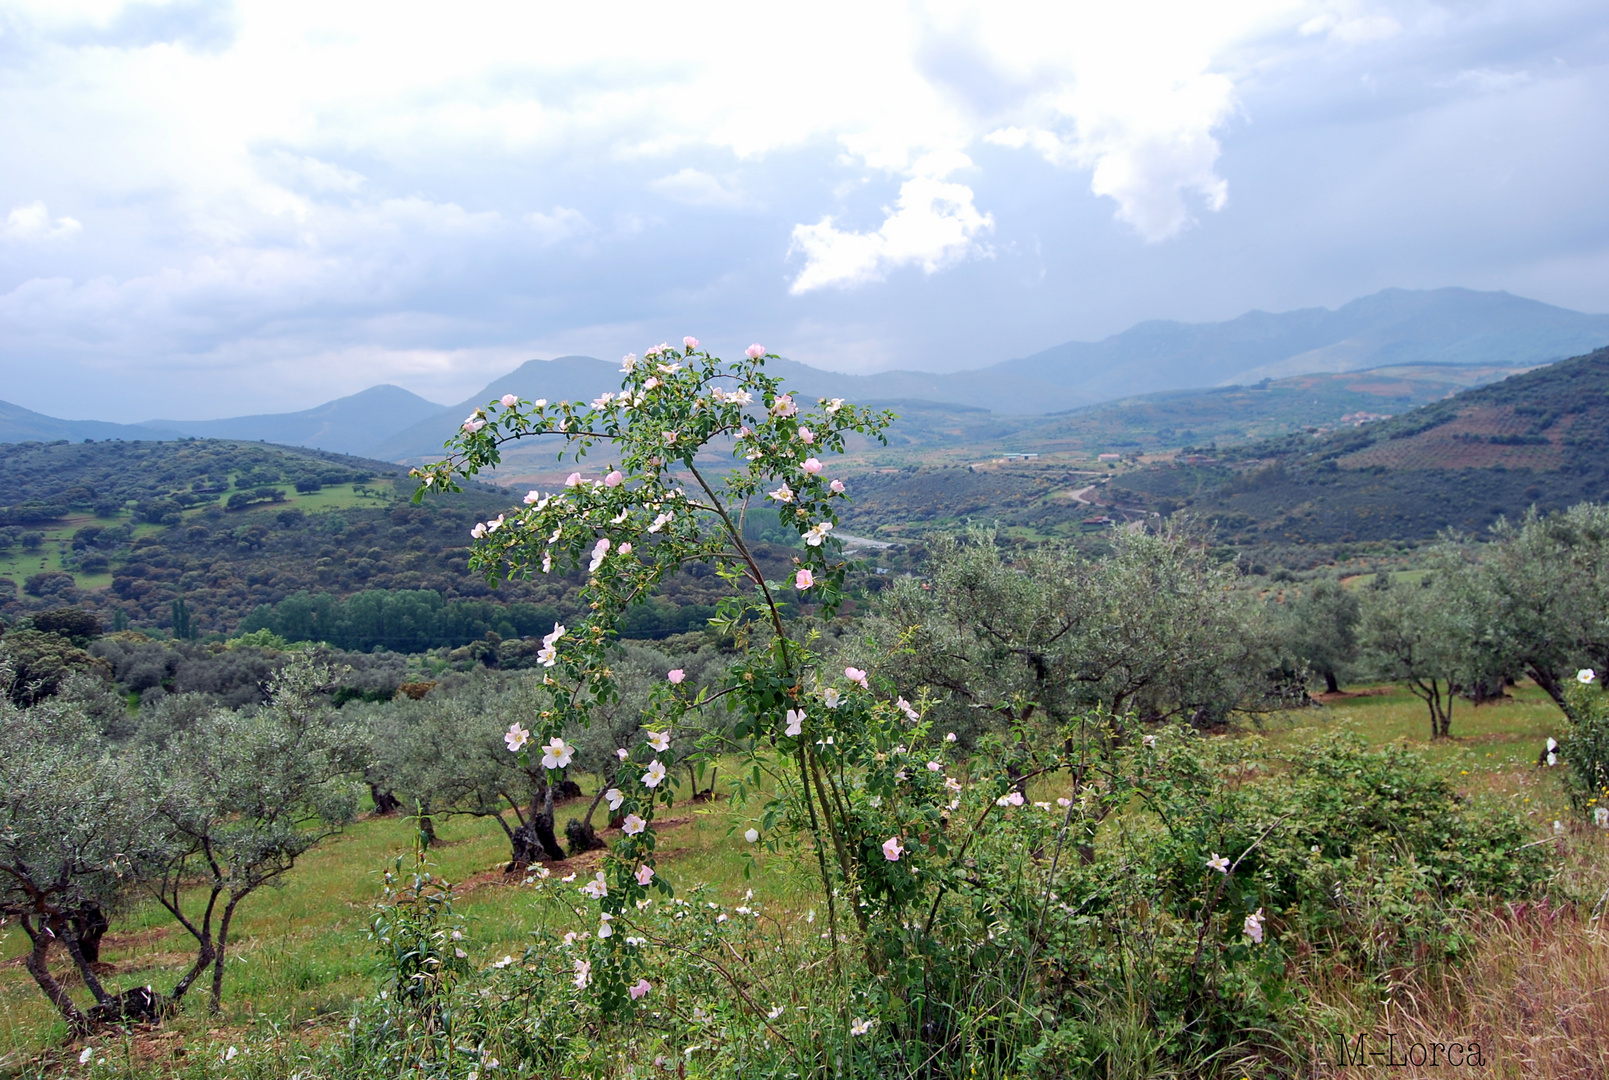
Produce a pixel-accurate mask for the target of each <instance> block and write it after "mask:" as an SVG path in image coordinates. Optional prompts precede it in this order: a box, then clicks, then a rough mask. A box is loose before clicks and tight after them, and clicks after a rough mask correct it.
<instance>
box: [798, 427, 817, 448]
mask: <svg viewBox="0 0 1609 1080" xmlns="http://www.w3.org/2000/svg"><path fill="white" fill-rule="evenodd" d="M799 441H800V442H802V443H804V444H805V445H806V446H809V445H810V444H811V443H813V442H815V441H816V437H815V436H814V435H813V434H811V432H810V429H809V428H807V427H805V426H804V425H803V424H801V425H799Z"/></svg>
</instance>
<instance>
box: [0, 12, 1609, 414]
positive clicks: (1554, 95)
mask: <svg viewBox="0 0 1609 1080" xmlns="http://www.w3.org/2000/svg"><path fill="white" fill-rule="evenodd" d="M1606 62H1609V4H1605V3H1603V0H1493V2H1465V3H1414V2H1407V3H1372V2H1368V0H1359V2H1350V0H1346V2H1283V0H1268V2H1258V0H1248V2H1217V0H1180V2H1154V3H1147V2H1136V0H1125V2H1124V3H1112V2H1110V0H1098V2H1091V3H1036V4H1018V5H1011V4H1006V3H1001V2H999V0H996V2H994V3H990V4H987V5H966V4H958V3H954V4H953V3H930V4H922V3H908V4H903V3H887V4H878V3H867V2H866V0H859V2H855V3H843V4H835V3H830V2H823V0H814V2H812V3H810V4H790V5H783V4H755V3H752V2H746V3H733V4H729V5H717V4H666V3H663V2H656V3H644V4H630V3H624V4H622V3H614V4H576V3H564V4H557V3H554V4H547V3H533V2H530V0H525V2H520V3H509V4H496V3H473V2H467V0H457V2H455V3H452V4H447V3H435V4H407V3H398V2H396V0H391V2H388V3H384V4H361V3H341V2H331V0H319V2H316V3H314V2H299V0H266V2H255V0H251V2H241V3H234V4H231V3H210V2H191V0H175V2H172V3H166V4H162V3H127V4H119V3H114V2H83V3H78V2H72V0H40V2H38V3H28V2H11V0H0V155H3V157H0V160H3V162H4V168H3V169H0V399H5V400H8V401H12V402H15V403H17V404H20V405H24V406H26V407H28V408H32V409H36V410H39V411H41V412H46V413H50V414H52V415H57V416H67V417H72V418H96V419H116V420H138V419H146V418H150V417H156V416H166V417H177V418H197V419H200V418H209V417H217V416H229V415H237V414H240V413H247V412H264V411H278V410H288V409H298V408H305V407H308V406H311V405H313V404H316V403H318V402H320V401H324V400H327V399H329V398H332V397H337V396H340V395H343V394H347V393H352V392H355V391H357V390H360V389H363V388H364V387H366V386H370V385H373V384H375V383H379V382H391V383H396V384H398V385H401V386H405V387H407V388H408V389H410V390H413V391H415V392H417V393H420V394H423V395H425V396H427V397H430V398H433V399H434V400H438V401H443V402H446V401H453V400H457V399H459V398H461V397H463V396H465V395H466V394H468V393H470V392H471V391H473V390H475V389H477V388H478V387H479V386H480V385H481V384H482V383H484V382H485V381H486V380H487V379H488V378H490V377H492V376H494V375H497V374H500V373H502V372H504V371H507V370H508V369H510V368H512V367H514V366H515V365H517V364H518V363H520V362H523V361H524V360H527V359H530V358H532V357H551V356H556V355H561V354H564V353H585V354H589V355H593V356H600V357H604V358H608V359H614V358H616V357H618V356H619V355H620V354H621V353H624V352H626V351H628V350H632V351H641V350H642V349H643V348H644V347H646V346H648V345H651V344H655V343H657V342H659V341H662V340H668V339H676V340H679V339H680V338H681V336H682V335H683V334H689V333H690V334H695V335H697V336H698V337H700V338H701V339H703V341H704V342H705V344H706V345H707V346H709V347H712V348H714V349H716V350H719V351H724V352H727V353H728V354H735V353H737V352H738V351H740V350H741V349H742V348H743V347H744V346H746V345H748V344H749V343H750V342H751V341H759V342H762V343H763V344H765V345H766V346H767V347H768V348H770V349H772V350H775V351H778V352H781V353H783V354H784V355H787V356H790V357H792V358H794V359H797V360H802V361H805V362H806V363H810V364H815V365H818V366H821V367H829V368H835V369H838V370H843V371H857V372H864V371H874V370H879V369H884V368H890V367H904V368H925V369H930V370H953V369H956V368H963V367H976V366H982V365H984V364H988V363H993V362H995V361H998V360H1003V359H1008V358H1010V357H1015V356H1022V355H1026V354H1028V353H1032V352H1036V351H1038V350H1040V349H1043V348H1046V347H1048V346H1051V345H1055V344H1058V343H1060V342H1063V341H1067V340H1071V339H1084V340H1092V339H1098V338H1101V337H1104V336H1106V335H1108V334H1111V333H1115V332H1117V331H1120V330H1122V329H1124V328H1126V327H1127V326H1129V325H1131V324H1132V323H1134V322H1137V321H1139V320H1143V319H1153V318H1167V319H1181V320H1187V321H1202V320H1213V319H1222V318H1230V317H1233V316H1235V315H1238V314H1240V313H1241V312H1243V311H1246V310H1248V309H1252V308H1261V309H1264V310H1270V311H1283V310H1289V309H1292V308H1297V307H1307V306H1314V305H1324V306H1330V307H1333V306H1335V305H1337V304H1340V303H1343V302H1345V301H1347V300H1349V299H1352V298H1354V297H1356V296H1359V295H1363V294H1367V293H1370V292H1373V291H1375V290H1377V289H1380V288H1384V287H1387V286H1393V285H1395V286H1404V287H1409V288H1432V287H1438V286H1443V285H1464V286H1469V287H1473V288H1481V289H1507V290H1509V291H1510V292H1514V293H1518V294H1521V295H1525V296H1530V297H1535V298H1537V299H1541V300H1546V301H1549V302H1551V303H1555V304H1560V305H1563V306H1566V307H1572V308H1576V309H1578V310H1584V311H1593V312H1603V311H1609V198H1606V197H1605V195H1604V192H1605V191H1609V63H1606ZM1136 389H1137V390H1143V389H1145V388H1144V387H1137V388H1136Z"/></svg>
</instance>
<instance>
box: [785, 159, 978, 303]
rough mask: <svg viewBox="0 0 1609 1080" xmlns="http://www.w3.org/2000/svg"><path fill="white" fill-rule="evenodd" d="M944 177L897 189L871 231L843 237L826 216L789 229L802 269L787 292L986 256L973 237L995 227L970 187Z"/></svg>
mask: <svg viewBox="0 0 1609 1080" xmlns="http://www.w3.org/2000/svg"><path fill="white" fill-rule="evenodd" d="M947 172H948V170H947V169H945V170H943V171H942V172H939V173H938V174H937V175H933V174H932V173H929V174H928V175H920V176H914V177H912V178H911V179H909V180H907V181H905V182H904V183H903V184H901V185H900V189H899V198H898V199H897V200H896V202H895V207H894V209H892V210H888V209H886V208H885V210H884V213H886V214H887V218H886V219H885V220H884V221H883V224H882V226H881V227H880V228H878V229H877V230H876V231H875V232H864V233H863V232H845V231H843V230H840V229H839V228H838V227H837V226H835V225H834V224H833V221H832V218H830V217H825V218H822V219H821V220H820V221H819V222H817V223H816V224H814V225H796V226H794V229H793V245H792V248H791V250H790V254H791V253H793V252H798V253H800V254H803V255H804V257H805V265H804V269H802V270H800V271H799V274H798V276H796V277H795V278H794V279H793V284H792V285H791V286H790V287H789V290H788V291H789V292H791V293H793V294H794V295H795V296H798V295H801V294H803V293H807V292H810V291H812V290H814V289H821V288H826V287H829V286H832V287H836V288H840V289H843V288H850V287H853V286H856V285H863V284H866V283H867V282H872V281H881V280H882V279H883V278H884V277H885V276H886V275H887V274H888V272H889V271H890V270H895V269H898V268H899V267H902V266H913V265H914V266H920V267H921V268H922V271H923V273H927V274H933V273H937V272H938V271H940V270H942V269H944V268H945V267H947V266H953V265H954V264H955V263H958V262H960V261H961V260H962V259H965V258H966V257H967V256H969V255H975V254H984V253H986V252H987V249H986V248H983V247H982V246H981V245H980V244H979V243H978V237H979V236H981V235H982V234H984V233H986V232H988V231H990V230H991V229H993V228H994V218H993V217H992V216H991V215H989V214H985V213H980V212H979V211H978V208H977V207H976V206H974V205H973V204H972V198H973V195H972V189H971V188H969V187H967V186H966V185H965V184H956V183H951V182H948V181H946V180H944V179H942V176H943V175H945V174H946V173H947Z"/></svg>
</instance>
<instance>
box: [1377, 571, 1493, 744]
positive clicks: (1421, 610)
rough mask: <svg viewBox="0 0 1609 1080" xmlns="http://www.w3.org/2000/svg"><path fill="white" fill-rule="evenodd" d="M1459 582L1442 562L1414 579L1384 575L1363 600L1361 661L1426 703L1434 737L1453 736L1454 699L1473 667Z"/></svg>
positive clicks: (1458, 578) (1472, 655)
mask: <svg viewBox="0 0 1609 1080" xmlns="http://www.w3.org/2000/svg"><path fill="white" fill-rule="evenodd" d="M1460 584H1461V578H1460V577H1459V575H1456V574H1455V573H1454V572H1453V571H1452V569H1451V568H1449V567H1445V566H1444V567H1443V568H1442V569H1441V570H1440V572H1437V573H1432V574H1429V575H1427V576H1425V577H1424V578H1422V579H1420V580H1419V581H1417V582H1401V581H1391V580H1390V579H1382V581H1381V583H1380V584H1379V585H1376V586H1374V587H1371V588H1369V589H1368V590H1366V591H1365V593H1364V595H1363V600H1362V611H1361V614H1362V618H1361V620H1360V623H1359V631H1358V644H1359V648H1360V650H1361V652H1362V654H1363V657H1364V662H1365V664H1366V665H1367V667H1368V669H1369V670H1370V671H1372V672H1373V673H1374V674H1375V675H1377V676H1379V677H1380V678H1384V679H1389V680H1391V681H1393V682H1400V683H1403V684H1405V685H1406V686H1407V687H1408V689H1409V691H1410V692H1412V693H1413V695H1414V696H1415V697H1417V698H1419V700H1421V701H1423V702H1424V703H1425V708H1426V709H1427V710H1428V712H1429V714H1430V737H1431V738H1432V739H1443V738H1446V737H1447V736H1448V735H1449V734H1451V732H1452V722H1453V702H1454V700H1455V698H1456V696H1457V694H1458V693H1459V691H1460V690H1461V689H1462V688H1463V687H1464V686H1466V685H1467V684H1468V683H1469V682H1470V679H1471V677H1472V671H1473V668H1474V664H1473V658H1474V657H1475V655H1476V653H1475V648H1474V642H1473V639H1472V637H1471V635H1470V626H1469V623H1468V622H1467V620H1465V619H1464V618H1462V617H1461V616H1462V615H1463V614H1464V611H1465V610H1466V608H1464V607H1463V606H1462V605H1460V603H1459V602H1458V599H1459V596H1460V592H1461V590H1460V588H1459V586H1460Z"/></svg>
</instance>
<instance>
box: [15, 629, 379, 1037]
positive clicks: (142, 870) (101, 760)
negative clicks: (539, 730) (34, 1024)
mask: <svg viewBox="0 0 1609 1080" xmlns="http://www.w3.org/2000/svg"><path fill="white" fill-rule="evenodd" d="M8 666H9V665H8V663H7V662H6V661H5V660H4V659H3V658H0V681H4V682H6V683H8V684H9V683H10V682H11V681H12V679H13V677H14V676H13V674H12V672H11V671H9V670H8ZM78 678H79V679H80V680H82V679H84V677H83V676H79V677H78ZM329 679H330V672H329V669H328V668H325V667H321V666H320V665H318V664H316V663H314V662H312V661H311V659H310V658H306V657H303V658H301V659H299V660H298V661H296V662H294V663H291V664H288V665H287V666H285V667H284V668H283V669H281V670H280V671H279V672H278V673H276V674H275V675H274V676H273V677H272V679H271V681H270V687H269V700H268V702H267V703H266V704H265V705H263V706H262V707H260V708H255V709H250V710H239V711H236V710H229V709H222V708H208V709H202V710H185V709H168V710H165V711H162V712H160V713H159V714H158V715H157V716H155V717H152V718H148V720H150V721H152V722H147V723H143V724H140V725H138V726H137V727H135V728H134V729H133V730H132V731H129V732H126V733H125V732H119V731H117V730H115V729H109V728H108V727H107V725H106V724H105V723H104V721H105V719H106V718H107V716H108V715H114V714H115V710H108V709H100V710H97V709H96V708H94V707H92V706H91V705H90V704H89V699H92V698H93V697H94V693H95V691H94V687H93V686H82V685H81V686H79V687H76V688H74V692H65V693H59V694H56V695H54V696H51V697H46V698H43V699H40V700H37V701H34V702H33V703H31V704H28V705H25V706H20V707H19V706H18V705H16V704H14V703H13V702H12V699H11V695H4V696H0V915H3V916H4V917H5V918H6V919H7V920H8V921H9V920H15V924H16V925H18V926H20V927H21V928H22V930H23V932H24V934H26V936H27V937H28V940H29V943H30V949H29V952H28V956H27V959H26V967H27V970H28V972H29V974H30V975H31V976H32V977H33V979H34V981H35V983H36V984H37V985H38V987H39V989H40V991H41V992H42V993H44V995H45V996H46V997H47V998H48V999H49V1000H50V1001H51V1003H52V1004H53V1005H54V1006H55V1007H56V1009H57V1010H58V1012H60V1014H61V1016H62V1017H63V1019H65V1020H66V1021H67V1022H68V1024H69V1025H70V1026H71V1027H72V1028H73V1029H74V1030H75V1031H84V1030H88V1029H90V1028H92V1027H94V1026H96V1025H97V1024H101V1023H109V1022H115V1021H121V1020H129V1019H156V1018H159V1017H160V1016H161V1015H163V1014H164V1013H165V1012H167V1011H170V1010H172V1009H175V1008H177V1007H178V1006H179V1005H180V1003H181V1002H182V1001H183V999H184V996H185V994H186V993H187V992H188V991H189V990H190V988H191V987H192V986H194V985H195V984H196V982H197V981H198V980H200V979H202V978H203V977H204V976H206V975H207V973H208V971H209V969H210V971H211V1000H212V1006H213V1008H214V1009H216V1008H217V1007H218V1005H219V1003H220V1001H221V999H222V995H223V985H224V974H225V971H226V966H225V960H226V958H227V953H228V947H229V931H230V926H231V923H232V921H233V919H234V916H235V913H236V911H237V909H238V908H239V906H240V904H241V903H242V902H243V901H245V900H246V898H247V897H249V896H250V895H251V894H252V893H253V892H255V891H256V890H257V889H259V888H261V887H262V886H263V885H265V884H267V883H269V882H272V881H274V880H276V879H278V878H280V877H282V876H283V875H284V874H286V873H287V872H289V871H290V869H291V868H292V867H293V866H294V865H295V863H296V860H297V859H298V858H299V857H300V856H301V855H302V854H303V853H305V852H306V851H307V850H309V849H310V848H311V847H312V846H313V845H315V844H317V843H318V842H319V841H320V840H322V839H324V838H325V837H328V836H329V835H331V834H333V833H334V832H336V831H338V830H339V829H340V828H341V827H342V826H343V825H344V824H345V823H346V822H348V821H350V820H351V818H352V817H353V815H354V814H355V813H356V810H357V807H358V796H359V794H360V791H361V789H360V788H359V787H358V786H357V785H356V784H355V783H354V782H353V778H354V776H355V775H356V774H358V773H359V772H360V771H361V769H362V765H363V761H364V758H365V756H366V752H367V744H366V741H365V740H364V738H363V734H362V732H361V731H360V729H359V728H358V727H357V726H356V725H354V724H352V723H350V722H345V721H343V720H342V719H341V718H339V717H338V716H337V715H335V714H333V713H332V710H331V708H330V706H329V704H328V701H327V698H326V697H325V691H326V690H327V688H328V684H329ZM142 896H143V897H146V898H148V899H150V900H152V901H154V902H155V903H157V904H159V905H160V906H161V907H163V908H165V909H166V910H167V911H168V913H169V914H170V915H171V916H172V918H173V919H174V921H175V922H177V923H178V924H179V926H181V927H182V928H183V929H184V931H185V932H186V933H188V934H189V935H190V937H191V938H192V941H193V945H194V949H195V953H194V959H193V961H192V962H191V964H190V965H189V967H188V968H187V969H186V970H185V971H184V973H183V974H182V975H181V976H180V978H179V979H178V980H177V981H176V982H175V983H174V984H173V986H172V987H171V988H170V989H168V990H167V991H166V992H162V991H159V990H156V989H154V988H152V987H149V986H148V987H143V988H137V989H133V990H128V991H124V992H122V993H113V992H111V991H109V990H108V989H107V988H106V987H105V986H103V985H102V983H101V981H100V978H99V973H98V970H97V961H98V959H99V951H100V941H101V937H102V935H103V934H104V933H105V932H106V930H107V929H108V927H109V926H110V916H111V915H112V914H113V913H115V912H116V910H117V909H118V907H119V906H120V905H123V904H126V903H129V902H132V901H133V900H135V899H136V898H138V897H142ZM58 949H59V950H60V951H64V952H65V953H66V956H67V959H68V962H69V963H70V964H71V965H72V967H73V968H75V969H76V971H77V974H78V976H79V978H80V979H81V980H82V983H83V986H84V987H85V989H86V990H87V991H88V993H89V994H90V995H91V997H92V998H93V999H94V1004H93V1005H92V1006H90V1007H89V1008H87V1009H86V1008H83V1007H81V1006H80V1005H79V1003H78V1002H76V1001H75V1000H74V998H73V996H72V994H71V993H69V991H68V989H67V986H66V985H65V984H64V982H63V980H62V978H61V977H60V976H59V975H58V973H57V970H55V969H53V966H52V965H53V963H54V962H55V960H54V959H53V953H55V954H56V956H57V957H59V955H60V952H59V951H58Z"/></svg>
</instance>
